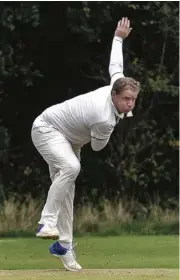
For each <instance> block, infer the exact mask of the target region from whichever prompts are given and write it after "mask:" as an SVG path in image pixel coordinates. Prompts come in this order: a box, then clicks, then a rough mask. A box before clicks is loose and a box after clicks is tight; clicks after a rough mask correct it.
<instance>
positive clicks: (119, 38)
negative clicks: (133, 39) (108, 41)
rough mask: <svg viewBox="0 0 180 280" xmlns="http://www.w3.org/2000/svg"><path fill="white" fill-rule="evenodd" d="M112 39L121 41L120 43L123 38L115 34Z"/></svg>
mask: <svg viewBox="0 0 180 280" xmlns="http://www.w3.org/2000/svg"><path fill="white" fill-rule="evenodd" d="M114 39H115V40H117V41H119V42H121V43H122V42H123V38H121V37H119V36H116V35H115V36H114Z"/></svg>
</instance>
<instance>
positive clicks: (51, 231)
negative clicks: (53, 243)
mask: <svg viewBox="0 0 180 280" xmlns="http://www.w3.org/2000/svg"><path fill="white" fill-rule="evenodd" d="M36 237H39V238H42V239H53V240H55V239H58V238H59V231H58V229H57V228H56V227H54V228H52V227H50V226H48V225H43V224H39V227H38V229H37V232H36Z"/></svg>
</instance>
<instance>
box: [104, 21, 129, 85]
mask: <svg viewBox="0 0 180 280" xmlns="http://www.w3.org/2000/svg"><path fill="white" fill-rule="evenodd" d="M131 30H132V28H130V21H129V20H128V18H122V20H120V21H119V22H118V25H117V28H116V31H115V34H114V38H113V42H112V48H111V55H110V63H109V74H110V77H111V84H113V83H114V82H115V81H116V80H117V79H119V78H122V77H124V74H123V50H122V44H123V40H124V39H125V38H126V37H127V36H128V35H129V33H130V32H131Z"/></svg>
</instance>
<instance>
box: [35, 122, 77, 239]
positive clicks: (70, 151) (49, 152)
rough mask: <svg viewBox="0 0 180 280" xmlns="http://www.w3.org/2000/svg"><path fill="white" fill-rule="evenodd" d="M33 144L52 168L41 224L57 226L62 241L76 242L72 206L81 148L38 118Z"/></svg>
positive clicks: (50, 168) (50, 169)
mask: <svg viewBox="0 0 180 280" xmlns="http://www.w3.org/2000/svg"><path fill="white" fill-rule="evenodd" d="M31 137H32V141H33V143H34V145H35V147H36V148H37V150H38V151H39V153H40V154H41V155H42V157H43V158H44V160H45V161H46V162H47V163H48V165H49V172H50V177H51V180H52V184H51V186H50V189H49V192H48V195H47V200H46V203H45V205H44V208H43V210H42V213H41V219H40V221H39V224H48V225H49V226H50V227H55V226H57V228H58V230H59V236H60V238H59V241H61V242H64V243H72V241H73V206H74V194H75V180H76V178H77V176H78V174H79V172H80V151H81V148H80V147H77V146H76V147H73V146H72V145H71V143H70V142H69V141H68V139H67V138H66V137H65V136H64V135H63V134H61V133H60V132H59V131H58V130H56V129H54V128H53V127H52V126H51V125H48V124H47V123H46V122H44V121H42V120H40V119H39V118H37V119H36V120H35V121H34V124H33V127H32V131H31Z"/></svg>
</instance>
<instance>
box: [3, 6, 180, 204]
mask: <svg viewBox="0 0 180 280" xmlns="http://www.w3.org/2000/svg"><path fill="white" fill-rule="evenodd" d="M0 11H1V22H0V28H1V40H0V112H1V116H0V121H1V123H0V133H1V139H0V140H1V141H0V148H1V155H0V162H1V167H2V168H1V174H2V176H1V177H0V178H1V181H0V186H1V187H0V188H1V190H2V186H5V187H4V188H3V189H5V193H6V195H7V194H9V193H12V192H21V193H22V194H23V193H27V192H31V193H32V194H33V195H34V196H37V195H39V193H40V192H44V193H46V192H47V189H48V184H49V183H50V181H49V179H48V171H47V166H46V165H45V163H43V161H42V160H41V158H40V156H39V155H38V154H37V153H36V151H35V149H34V147H33V146H32V143H31V139H30V129H31V125H32V122H33V120H34V118H35V117H36V116H37V115H38V114H39V113H40V112H41V111H42V110H43V109H45V108H46V107H47V106H50V105H52V104H55V103H57V102H61V101H63V100H65V99H68V98H71V97H73V96H76V95H78V94H81V93H85V92H88V91H89V90H93V89H95V88H97V87H99V86H103V85H105V84H108V83H109V74H108V63H109V57H110V50H111V42H112V38H113V32H114V30H115V27H116V24H117V21H118V20H119V19H120V18H121V17H122V16H128V17H129V18H130V20H131V24H132V27H133V31H132V33H131V36H130V37H129V38H128V39H127V40H126V41H125V42H124V66H125V69H124V73H125V75H126V76H132V77H134V78H136V79H138V80H139V81H140V82H141V93H140V96H139V99H138V103H137V107H136V109H135V112H134V117H133V118H132V119H131V120H130V119H124V120H123V121H121V122H120V123H119V125H118V126H117V127H116V129H115V131H114V133H113V135H112V138H111V141H110V143H109V145H108V146H107V147H106V148H105V149H104V151H102V152H100V153H98V154H97V153H94V152H93V151H91V150H90V148H89V147H88V146H87V147H85V148H84V151H83V154H82V162H83V164H82V173H81V175H80V177H79V178H78V181H77V185H78V187H77V198H78V200H79V198H82V197H83V199H85V200H89V199H90V200H93V199H94V200H95V201H97V199H98V198H99V197H102V194H103V195H104V196H107V197H112V198H113V197H115V196H118V195H120V196H122V195H125V196H136V197H137V198H138V199H140V200H142V201H146V200H147V199H148V198H149V197H151V198H152V197H154V194H155V193H156V194H157V193H158V194H159V195H160V197H161V198H162V199H163V200H164V201H166V200H167V198H168V197H170V198H171V197H177V190H178V182H177V181H178V180H177V178H178V170H177V159H178V147H177V145H171V144H172V143H176V144H177V141H176V140H177V138H178V129H177V125H178V84H179V80H178V70H179V63H178V61H179V57H178V41H179V40H178V36H179V35H178V34H179V30H178V12H179V9H178V4H177V3H176V2H171V1H170V2H167V1H166V2H160V1H155V2H134V1H125V2H123V1H122V2H100V1H96V2H89V1H82V2H52V3H50V2H42V3H40V2H39V3H35V2H34V3H33V2H14V3H12V2H2V3H1V4H0ZM94 166H96V168H94Z"/></svg>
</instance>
